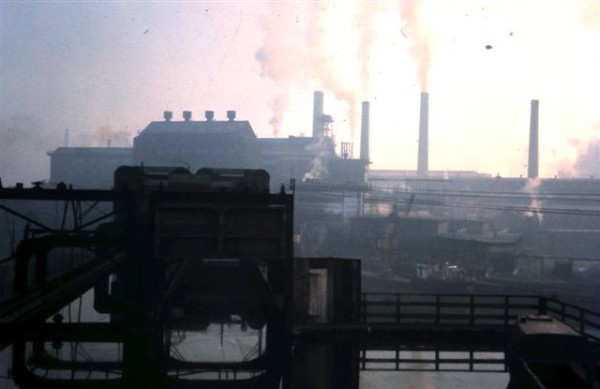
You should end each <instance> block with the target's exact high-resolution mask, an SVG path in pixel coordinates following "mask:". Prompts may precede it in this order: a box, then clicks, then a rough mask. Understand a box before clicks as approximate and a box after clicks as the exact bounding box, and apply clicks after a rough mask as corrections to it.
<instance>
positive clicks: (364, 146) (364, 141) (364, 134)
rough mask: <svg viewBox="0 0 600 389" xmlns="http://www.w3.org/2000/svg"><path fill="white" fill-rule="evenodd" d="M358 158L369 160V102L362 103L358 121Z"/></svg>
mask: <svg viewBox="0 0 600 389" xmlns="http://www.w3.org/2000/svg"><path fill="white" fill-rule="evenodd" d="M360 159H362V160H364V161H367V162H369V102H368V101H363V103H362V118H361V122H360Z"/></svg>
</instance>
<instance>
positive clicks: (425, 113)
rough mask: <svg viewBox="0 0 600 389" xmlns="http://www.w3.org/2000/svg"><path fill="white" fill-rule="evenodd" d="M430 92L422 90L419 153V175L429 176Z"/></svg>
mask: <svg viewBox="0 0 600 389" xmlns="http://www.w3.org/2000/svg"><path fill="white" fill-rule="evenodd" d="M428 132H429V93H427V92H421V113H420V116H419V155H418V160H417V175H418V176H419V177H425V176H427V171H428V170H429V150H428V148H429V140H428V137H429V134H428Z"/></svg>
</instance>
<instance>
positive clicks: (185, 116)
mask: <svg viewBox="0 0 600 389" xmlns="http://www.w3.org/2000/svg"><path fill="white" fill-rule="evenodd" d="M183 120H185V121H186V122H189V121H190V120H192V111H183Z"/></svg>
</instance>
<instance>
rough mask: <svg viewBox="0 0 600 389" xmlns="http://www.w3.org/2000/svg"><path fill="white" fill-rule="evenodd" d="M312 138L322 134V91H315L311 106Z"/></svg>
mask: <svg viewBox="0 0 600 389" xmlns="http://www.w3.org/2000/svg"><path fill="white" fill-rule="evenodd" d="M312 135H313V138H320V137H321V136H323V92H321V91H315V93H314V106H313V134H312Z"/></svg>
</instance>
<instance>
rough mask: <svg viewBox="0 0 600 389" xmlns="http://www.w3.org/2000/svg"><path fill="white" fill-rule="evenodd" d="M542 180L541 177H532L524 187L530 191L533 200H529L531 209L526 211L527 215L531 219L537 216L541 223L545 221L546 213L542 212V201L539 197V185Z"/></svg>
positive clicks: (526, 191) (527, 191)
mask: <svg viewBox="0 0 600 389" xmlns="http://www.w3.org/2000/svg"><path fill="white" fill-rule="evenodd" d="M541 182H542V181H541V180H540V179H539V178H535V179H530V180H528V181H527V184H526V185H525V186H524V187H523V191H524V192H525V193H528V194H529V196H530V198H531V200H530V202H529V210H527V211H526V212H525V216H527V218H529V219H533V218H534V217H535V218H537V221H538V223H539V224H542V222H543V221H544V215H543V214H542V212H541V201H540V200H539V199H538V194H539V187H540V183H541Z"/></svg>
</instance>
